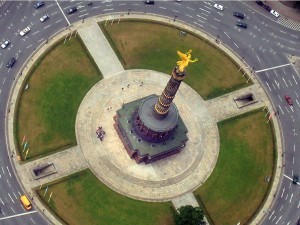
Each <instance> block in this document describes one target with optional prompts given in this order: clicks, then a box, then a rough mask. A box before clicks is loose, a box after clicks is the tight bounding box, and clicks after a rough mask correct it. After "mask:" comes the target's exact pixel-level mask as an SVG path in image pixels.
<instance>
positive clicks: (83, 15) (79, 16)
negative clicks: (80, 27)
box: [78, 13, 89, 18]
mask: <svg viewBox="0 0 300 225" xmlns="http://www.w3.org/2000/svg"><path fill="white" fill-rule="evenodd" d="M87 15H89V14H88V13H86V14H83V15H80V16H78V17H79V18H80V17H84V16H87Z"/></svg>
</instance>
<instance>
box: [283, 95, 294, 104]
mask: <svg viewBox="0 0 300 225" xmlns="http://www.w3.org/2000/svg"><path fill="white" fill-rule="evenodd" d="M284 98H285V100H286V101H287V103H288V104H289V105H290V106H292V105H293V101H292V99H291V97H290V96H288V95H286V96H284Z"/></svg>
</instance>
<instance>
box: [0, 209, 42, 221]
mask: <svg viewBox="0 0 300 225" xmlns="http://www.w3.org/2000/svg"><path fill="white" fill-rule="evenodd" d="M36 212H37V211H31V212H26V213H21V214H17V215H13V216H6V217H2V218H0V220H6V219H9V218H14V217H19V216H24V215H27V214H32V213H36Z"/></svg>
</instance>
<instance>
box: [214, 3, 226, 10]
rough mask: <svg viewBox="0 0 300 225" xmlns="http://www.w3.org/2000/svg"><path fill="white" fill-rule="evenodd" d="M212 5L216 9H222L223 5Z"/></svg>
mask: <svg viewBox="0 0 300 225" xmlns="http://www.w3.org/2000/svg"><path fill="white" fill-rule="evenodd" d="M214 7H215V8H216V9H218V10H224V6H222V5H219V4H214Z"/></svg>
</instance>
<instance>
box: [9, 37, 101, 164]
mask: <svg viewBox="0 0 300 225" xmlns="http://www.w3.org/2000/svg"><path fill="white" fill-rule="evenodd" d="M100 79H101V74H100V73H99V72H98V71H97V69H96V68H95V67H94V65H93V63H92V62H91V60H90V58H89V57H88V55H87V53H86V52H85V50H84V48H83V46H82V44H81V42H80V40H79V39H76V38H73V39H71V40H70V41H67V42H66V43H65V44H62V43H61V44H59V45H57V46H56V47H54V48H53V49H52V50H50V52H49V53H48V54H47V55H46V56H45V57H43V58H42V59H39V60H38V61H37V66H36V69H34V70H32V72H31V74H29V79H28V81H27V83H28V84H29V85H30V88H29V89H28V90H26V91H23V92H22V93H21V96H20V99H19V107H18V109H17V115H16V123H15V128H16V133H17V139H18V140H17V143H18V144H19V145H20V143H21V142H22V139H23V137H24V135H26V140H27V141H28V144H29V145H28V146H29V149H30V150H29V153H28V158H29V159H30V158H33V157H36V156H38V155H41V154H45V153H51V152H53V151H56V150H57V149H60V148H64V147H69V146H72V145H75V144H76V139H75V119H76V113H77V109H78V107H79V104H80V102H81V101H82V99H83V97H84V95H85V94H86V92H87V91H88V90H89V89H90V88H91V87H92V86H93V85H94V84H95V83H96V82H98V81H99V80H100ZM19 147H20V146H19ZM20 153H21V156H22V158H24V153H23V152H22V151H21V152H20Z"/></svg>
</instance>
